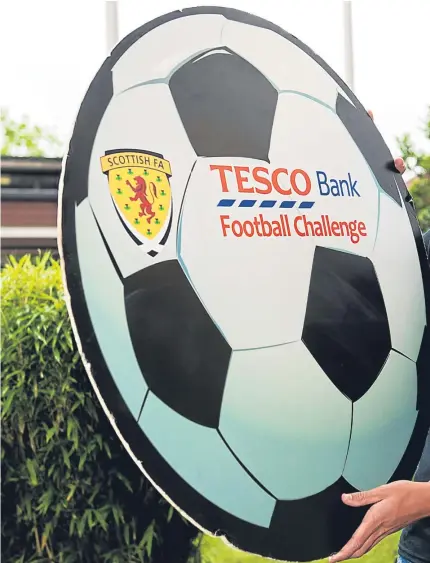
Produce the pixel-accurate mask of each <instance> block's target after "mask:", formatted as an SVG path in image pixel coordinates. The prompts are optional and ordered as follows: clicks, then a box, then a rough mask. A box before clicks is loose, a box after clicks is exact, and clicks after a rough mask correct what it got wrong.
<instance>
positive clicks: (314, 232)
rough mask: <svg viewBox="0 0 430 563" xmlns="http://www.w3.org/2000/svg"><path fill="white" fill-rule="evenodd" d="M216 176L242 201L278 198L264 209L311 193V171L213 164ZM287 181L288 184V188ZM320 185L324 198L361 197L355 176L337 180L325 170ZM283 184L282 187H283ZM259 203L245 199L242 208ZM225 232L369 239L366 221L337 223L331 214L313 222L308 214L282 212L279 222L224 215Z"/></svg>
mask: <svg viewBox="0 0 430 563" xmlns="http://www.w3.org/2000/svg"><path fill="white" fill-rule="evenodd" d="M209 169H210V171H211V172H212V173H218V174H219V180H220V185H221V190H222V192H223V193H228V194H230V195H231V194H233V193H235V192H236V193H237V194H241V197H242V198H250V197H252V194H260V195H266V196H270V197H274V196H275V197H276V200H266V201H262V202H260V205H259V207H260V209H261V208H264V207H266V208H268V207H271V208H273V207H275V205H276V204H277V203H279V202H278V201H277V200H278V199H279V196H288V197H290V196H294V197H298V198H302V197H304V196H307V195H309V194H310V192H311V190H312V180H311V177H310V176H309V174H308V173H307V172H305V171H304V170H302V169H299V168H296V169H294V170H292V171H291V172H289V171H288V170H287V169H286V168H277V169H276V170H274V171H273V172H272V173H270V172H269V170H268V169H267V168H265V167H263V166H257V167H255V168H252V169H250V168H249V167H247V166H225V165H219V164H211V165H210V166H209ZM285 180H287V184H286V185H285ZM315 180H316V185H317V187H318V191H319V194H320V195H321V196H329V197H349V198H353V197H360V193H359V191H358V189H357V181H356V180H353V179H352V177H351V174H348V178H346V179H341V180H337V179H334V178H328V176H327V174H326V173H325V172H323V171H317V172H316V174H315ZM281 182H282V185H281ZM235 202H236V200H235V199H222V200H220V202H219V204H218V207H231V206H232V205H233V204H234V203H235ZM256 203H257V201H256V200H252V199H242V200H241V202H240V204H239V207H253V206H254V205H255V204H256ZM294 205H295V202H294V201H292V200H284V201H282V202H281V203H280V204H279V205H278V206H277V207H279V208H280V209H281V210H282V209H285V208H291V207H294ZM312 206H313V202H311V203H309V202H306V201H304V203H302V204H301V206H300V207H305V208H306V207H309V208H310V207H312ZM220 221H221V229H222V234H223V236H224V237H229V236H234V237H237V238H240V237H248V238H250V237H256V236H257V237H291V236H293V235H296V236H299V237H309V236H312V237H343V238H349V239H350V241H351V242H352V243H353V244H357V243H358V242H359V241H360V239H361V238H362V237H366V236H367V229H366V224H365V223H364V222H363V221H358V220H353V221H334V220H332V219H331V218H330V216H329V215H320V216H319V218H318V219H310V218H309V217H308V216H307V215H306V214H298V215H295V216H294V217H292V216H289V215H288V214H287V213H283V212H281V213H280V214H279V215H278V216H277V218H276V219H272V218H271V219H270V220H269V219H267V218H266V217H265V216H264V214H263V213H259V214H258V215H255V216H254V217H252V218H250V219H248V220H243V221H240V220H238V219H232V218H231V216H230V215H228V214H222V215H220Z"/></svg>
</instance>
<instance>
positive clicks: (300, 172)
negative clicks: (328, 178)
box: [290, 168, 312, 195]
mask: <svg viewBox="0 0 430 563" xmlns="http://www.w3.org/2000/svg"><path fill="white" fill-rule="evenodd" d="M297 175H300V176H303V178H304V179H305V184H306V187H305V189H304V190H301V189H300V188H299V186H298V185H297V182H296V176H297ZM291 185H292V187H293V190H294V191H295V192H296V194H298V195H308V193H309V192H310V191H311V187H312V184H311V179H310V178H309V175H308V174H307V173H306V172H305V171H304V170H301V169H300V168H296V170H293V171H292V172H291ZM290 193H291V192H290Z"/></svg>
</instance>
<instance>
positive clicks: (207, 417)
mask: <svg viewBox="0 0 430 563" xmlns="http://www.w3.org/2000/svg"><path fill="white" fill-rule="evenodd" d="M124 298H125V305H126V312H127V320H128V326H129V330H130V336H131V340H132V343H133V347H134V351H135V354H136V357H137V360H138V362H139V366H140V368H141V370H142V373H143V375H144V377H145V380H146V382H147V383H148V386H149V388H150V389H151V391H152V392H153V393H155V394H156V395H157V396H158V397H159V398H160V399H161V400H162V401H164V402H165V403H166V404H167V405H168V406H170V407H171V408H172V409H174V410H175V411H176V412H178V413H180V414H182V415H183V416H185V417H186V418H188V419H190V420H193V421H194V422H197V423H198V424H202V425H205V426H210V427H213V428H216V427H217V426H218V422H219V415H220V410H221V401H222V395H223V391H224V384H225V379H226V376H227V370H228V364H229V361H230V356H231V348H230V346H229V345H228V344H227V342H226V341H225V340H224V338H223V336H222V335H221V333H220V332H219V331H218V329H217V327H216V326H215V324H214V323H213V321H212V319H211V317H210V316H209V315H208V313H207V312H206V310H205V308H204V307H203V305H202V304H201V302H200V300H199V299H198V297H197V295H196V293H195V291H194V289H193V288H192V286H191V284H190V283H189V281H188V279H187V278H186V276H185V274H184V272H183V270H182V268H181V266H180V265H179V263H178V262H177V261H176V260H169V261H167V262H161V263H159V264H156V265H154V266H150V267H148V268H145V269H143V270H140V271H139V272H136V273H135V274H133V275H132V276H130V277H128V278H126V279H125V280H124Z"/></svg>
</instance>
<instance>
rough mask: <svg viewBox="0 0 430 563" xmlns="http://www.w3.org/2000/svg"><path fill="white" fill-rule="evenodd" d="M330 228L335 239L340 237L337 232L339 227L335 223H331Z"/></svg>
mask: <svg viewBox="0 0 430 563" xmlns="http://www.w3.org/2000/svg"><path fill="white" fill-rule="evenodd" d="M330 227H331V232H332V233H333V234H334V236H335V237H340V236H341V234H340V232H339V229H340V225H339V223H338V222H337V221H332V222H331V225H330Z"/></svg>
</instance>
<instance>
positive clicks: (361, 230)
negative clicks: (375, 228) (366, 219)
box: [357, 221, 367, 237]
mask: <svg viewBox="0 0 430 563" xmlns="http://www.w3.org/2000/svg"><path fill="white" fill-rule="evenodd" d="M357 227H358V232H359V234H360V236H361V237H367V233H366V225H365V224H364V223H363V221H359V223H358V225H357Z"/></svg>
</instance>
